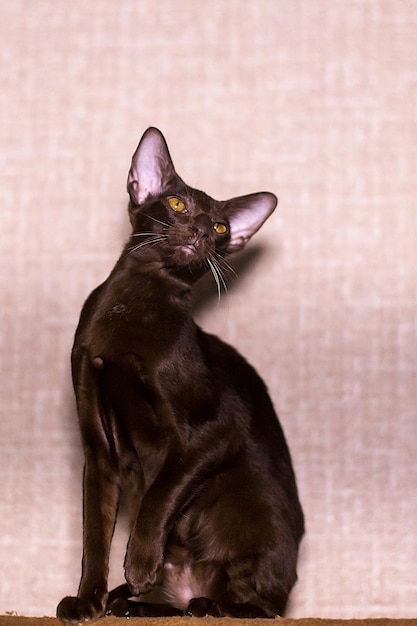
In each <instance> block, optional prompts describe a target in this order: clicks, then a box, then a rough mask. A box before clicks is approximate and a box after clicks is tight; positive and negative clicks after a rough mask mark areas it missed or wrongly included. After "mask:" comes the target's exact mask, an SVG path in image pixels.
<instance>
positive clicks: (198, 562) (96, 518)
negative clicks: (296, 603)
mask: <svg viewBox="0 0 417 626" xmlns="http://www.w3.org/2000/svg"><path fill="white" fill-rule="evenodd" d="M127 190H128V193H129V196H130V202H129V215H130V221H131V224H132V234H131V235H130V237H129V239H128V241H127V244H126V246H125V248H124V250H123V252H122V254H121V256H120V258H119V260H118V261H117V263H116V265H115V267H114V269H113V270H112V272H111V274H110V276H109V277H108V278H107V280H106V281H105V282H104V283H103V284H102V285H100V286H99V287H97V288H96V289H95V290H94V291H93V292H92V293H91V295H90V296H89V297H88V299H87V301H86V303H85V305H84V308H83V310H82V313H81V318H80V322H79V325H78V328H77V331H76V336H75V342H74V347H73V351H72V373H73V381H74V388H75V394H76V400H77V410H78V417H79V424H80V429H81V435H82V441H83V446H84V454H85V468H84V552H83V559H82V576H81V582H80V586H79V590H78V595H77V596H76V597H71V596H69V597H65V598H64V599H63V600H61V602H60V604H59V605H58V609H57V615H58V617H59V618H61V619H62V620H63V621H64V622H68V623H73V624H74V623H81V622H83V621H87V620H94V619H97V618H99V617H101V616H104V615H115V616H164V615H190V616H194V617H203V616H206V615H210V616H216V617H220V616H230V617H241V618H256V617H275V616H276V615H282V614H283V612H284V610H285V606H286V604H287V599H288V595H289V593H290V590H291V588H292V587H293V585H294V583H295V581H296V578H297V575H296V561H297V552H298V546H299V543H300V540H301V537H302V534H303V528H304V523H303V513H302V510H301V506H300V503H299V500H298V495H297V487H296V482H295V476H294V472H293V469H292V465H291V458H290V454H289V451H288V448H287V444H286V441H285V437H284V434H283V432H282V429H281V427H280V424H279V422H278V419H277V416H276V414H275V412H274V408H273V406H272V403H271V400H270V398H269V395H268V393H267V390H266V387H265V384H264V383H263V381H262V380H261V379H260V377H259V376H258V375H257V373H256V372H255V370H254V369H253V368H252V367H251V366H250V365H249V364H248V363H247V362H246V361H245V360H244V358H243V357H242V356H240V355H239V354H238V353H237V352H236V350H234V349H233V348H232V347H230V346H229V345H227V344H225V343H224V342H223V341H221V340H220V339H218V338H217V337H215V336H213V335H209V334H207V333H205V332H203V331H202V330H201V328H199V327H198V326H197V325H196V324H195V323H194V321H193V319H192V317H191V304H192V296H191V288H192V286H193V284H194V283H195V282H196V281H197V280H198V279H199V278H200V277H201V276H202V275H203V274H205V273H206V272H207V271H211V272H212V274H213V276H214V278H215V280H216V283H217V287H218V290H219V292H220V289H221V287H222V286H224V272H225V271H227V270H228V269H230V268H229V266H228V265H227V262H226V261H225V258H226V257H227V256H228V255H229V254H231V253H234V252H237V251H239V250H242V248H243V247H244V246H245V245H246V243H247V242H248V241H249V239H250V238H251V237H252V235H253V234H254V233H256V231H257V230H258V229H259V228H260V227H261V226H262V224H263V223H264V222H265V220H266V219H267V218H268V217H269V216H270V215H271V213H272V212H273V210H274V209H275V206H276V203H277V199H276V197H275V196H274V195H273V194H271V193H267V192H262V193H253V194H250V195H245V196H240V197H236V198H233V199H231V200H226V201H221V202H220V201H217V200H214V199H213V198H211V197H210V196H208V195H206V194H205V193H203V192H202V191H198V190H196V189H193V188H191V187H189V186H188V185H186V184H185V183H184V182H183V181H182V180H181V178H180V177H179V176H178V174H177V173H176V171H175V169H174V166H173V163H172V160H171V157H170V154H169V151H168V147H167V145H166V143H165V139H164V137H163V136H162V134H161V133H160V132H159V130H157V129H156V128H149V129H148V130H147V131H146V132H145V133H144V135H143V137H142V139H141V141H140V143H139V146H138V148H137V150H136V152H135V154H134V155H133V159H132V165H131V168H130V171H129V176H128V181H127ZM122 493H123V495H124V497H123V501H125V500H126V501H127V503H128V506H129V513H130V517H129V519H130V537H129V541H128V544H127V550H126V556H125V561H124V568H125V578H126V583H125V584H123V585H121V586H120V587H117V588H116V589H114V590H113V591H111V592H110V593H108V590H107V576H108V568H109V552H110V544H111V541H112V535H113V530H114V526H115V522H116V517H117V512H118V508H119V503H120V497H121V494H122Z"/></svg>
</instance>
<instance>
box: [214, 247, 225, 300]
mask: <svg viewBox="0 0 417 626" xmlns="http://www.w3.org/2000/svg"><path fill="white" fill-rule="evenodd" d="M211 262H212V263H213V265H214V267H215V268H216V271H217V274H218V277H219V279H220V282H221V284H222V286H223V289H224V290H225V292H226V293H227V284H226V280H225V277H224V275H223V271H222V267H221V265H220V264H219V263H218V261H216V259H214V258H213V256H212V255H211Z"/></svg>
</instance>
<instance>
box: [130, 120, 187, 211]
mask: <svg viewBox="0 0 417 626" xmlns="http://www.w3.org/2000/svg"><path fill="white" fill-rule="evenodd" d="M175 176H176V174H175V170H174V166H173V163H172V160H171V156H170V154H169V150H168V146H167V144H166V141H165V139H164V136H163V135H162V133H161V132H160V131H159V130H158V129H157V128H153V127H151V128H148V130H146V131H145V132H144V134H143V136H142V139H141V140H140V142H139V145H138V147H137V148H136V152H135V154H134V155H133V157H132V165H131V167H130V170H129V175H128V178H127V191H128V194H129V196H130V199H131V201H132V202H133V203H134V204H142V203H143V202H145V200H147V198H148V197H149V196H151V197H152V196H154V197H156V196H158V195H160V194H161V193H163V191H164V189H165V187H167V186H168V184H169V183H170V181H172V179H173V178H175Z"/></svg>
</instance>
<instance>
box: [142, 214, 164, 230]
mask: <svg viewBox="0 0 417 626" xmlns="http://www.w3.org/2000/svg"><path fill="white" fill-rule="evenodd" d="M142 215H144V216H145V217H147V218H149V219H150V220H153V221H154V222H157V223H158V224H162V226H166V228H170V226H171V224H168V223H167V222H162V221H161V220H158V219H157V218H156V217H154V216H153V215H148V214H147V213H142Z"/></svg>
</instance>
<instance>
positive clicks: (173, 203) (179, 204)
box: [168, 197, 185, 213]
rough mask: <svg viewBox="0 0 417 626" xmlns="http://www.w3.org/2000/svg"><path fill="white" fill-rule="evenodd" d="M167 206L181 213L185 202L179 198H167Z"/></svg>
mask: <svg viewBox="0 0 417 626" xmlns="http://www.w3.org/2000/svg"><path fill="white" fill-rule="evenodd" d="M168 202H169V206H170V207H171V209H172V210H173V211H175V212H176V213H183V212H184V211H185V204H184V202H183V201H182V200H180V199H179V198H175V197H172V198H168Z"/></svg>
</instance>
